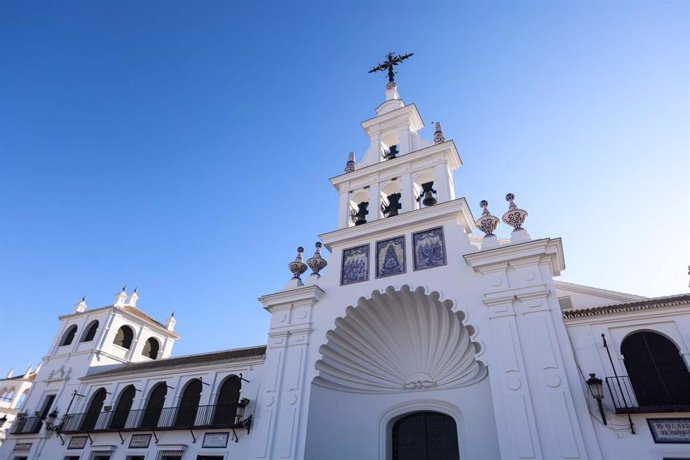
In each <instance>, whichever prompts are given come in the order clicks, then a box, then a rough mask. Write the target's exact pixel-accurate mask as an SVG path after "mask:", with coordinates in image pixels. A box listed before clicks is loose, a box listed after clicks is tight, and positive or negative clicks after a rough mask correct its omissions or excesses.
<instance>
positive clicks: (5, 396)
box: [0, 388, 14, 401]
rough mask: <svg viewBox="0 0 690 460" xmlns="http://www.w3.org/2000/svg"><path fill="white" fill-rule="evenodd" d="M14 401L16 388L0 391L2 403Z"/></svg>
mask: <svg viewBox="0 0 690 460" xmlns="http://www.w3.org/2000/svg"><path fill="white" fill-rule="evenodd" d="M12 399H14V388H6V389H4V390H2V391H0V401H12Z"/></svg>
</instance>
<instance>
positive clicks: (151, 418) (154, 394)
mask: <svg viewBox="0 0 690 460" xmlns="http://www.w3.org/2000/svg"><path fill="white" fill-rule="evenodd" d="M167 394H168V385H167V384H166V383H165V382H158V383H157V384H155V385H154V386H153V388H152V389H151V392H150V393H149V399H148V401H146V408H145V409H144V415H143V417H142V419H141V423H140V424H139V427H140V428H156V427H158V421H159V420H160V417H161V412H163V406H164V405H165V396H166V395H167Z"/></svg>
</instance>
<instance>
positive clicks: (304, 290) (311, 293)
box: [259, 284, 324, 309]
mask: <svg viewBox="0 0 690 460" xmlns="http://www.w3.org/2000/svg"><path fill="white" fill-rule="evenodd" d="M323 295H324V291H323V289H321V288H320V287H319V286H317V285H315V284H312V285H308V286H301V287H298V288H295V289H286V290H284V291H280V292H276V293H273V294H266V295H264V296H261V297H259V302H261V303H262V304H263V305H264V308H266V309H269V308H273V307H278V306H281V305H290V304H293V303H305V302H308V303H316V302H318V301H319V300H321V297H323Z"/></svg>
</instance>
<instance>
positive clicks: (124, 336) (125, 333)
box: [113, 326, 134, 350]
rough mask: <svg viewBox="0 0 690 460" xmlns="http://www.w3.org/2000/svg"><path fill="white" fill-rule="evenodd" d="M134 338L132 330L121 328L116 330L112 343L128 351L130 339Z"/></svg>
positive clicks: (130, 344)
mask: <svg viewBox="0 0 690 460" xmlns="http://www.w3.org/2000/svg"><path fill="white" fill-rule="evenodd" d="M133 338H134V332H133V331H132V328H131V327H129V326H122V327H121V328H120V329H118V331H117V334H116V335H115V340H113V343H114V344H115V345H119V346H121V347H122V348H126V349H128V350H129V349H130V347H131V346H132V339H133Z"/></svg>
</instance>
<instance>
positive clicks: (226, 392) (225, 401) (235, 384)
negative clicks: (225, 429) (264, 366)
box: [213, 375, 242, 426]
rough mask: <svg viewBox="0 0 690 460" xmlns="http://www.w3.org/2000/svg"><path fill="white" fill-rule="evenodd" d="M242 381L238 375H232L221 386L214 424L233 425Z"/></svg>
mask: <svg viewBox="0 0 690 460" xmlns="http://www.w3.org/2000/svg"><path fill="white" fill-rule="evenodd" d="M241 387H242V382H241V381H240V378H239V377H238V376H236V375H231V376H230V377H228V378H227V379H225V381H224V382H223V384H222V385H221V387H220V391H219V392H218V400H217V403H216V410H215V412H214V414H213V426H232V425H233V424H234V423H235V414H236V413H237V402H238V401H239V400H240V388H241Z"/></svg>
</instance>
